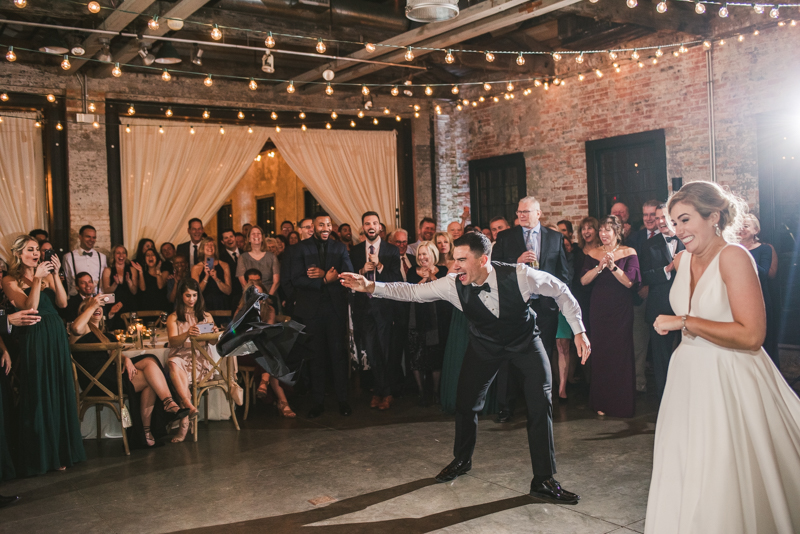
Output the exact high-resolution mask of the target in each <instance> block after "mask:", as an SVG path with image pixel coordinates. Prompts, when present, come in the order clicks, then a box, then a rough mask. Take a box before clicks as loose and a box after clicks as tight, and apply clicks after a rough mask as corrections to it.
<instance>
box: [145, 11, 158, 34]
mask: <svg viewBox="0 0 800 534" xmlns="http://www.w3.org/2000/svg"><path fill="white" fill-rule="evenodd" d="M147 27H148V28H150V30H152V31H156V30H157V29H158V15H155V16H154V17H153V18H152V19H150V22H148V23H147Z"/></svg>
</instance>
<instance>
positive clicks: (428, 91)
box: [425, 85, 433, 96]
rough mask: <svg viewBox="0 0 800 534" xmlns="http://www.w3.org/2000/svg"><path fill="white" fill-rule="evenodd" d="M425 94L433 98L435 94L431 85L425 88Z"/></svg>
mask: <svg viewBox="0 0 800 534" xmlns="http://www.w3.org/2000/svg"><path fill="white" fill-rule="evenodd" d="M425 94H426V95H428V96H431V95H432V94H433V89H431V86H430V85H426V86H425Z"/></svg>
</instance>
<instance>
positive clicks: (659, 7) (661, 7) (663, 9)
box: [656, 0, 667, 13]
mask: <svg viewBox="0 0 800 534" xmlns="http://www.w3.org/2000/svg"><path fill="white" fill-rule="evenodd" d="M656 11H658V12H659V13H666V12H667V3H666V2H665V1H664V0H661V2H659V3H658V4H657V5H656Z"/></svg>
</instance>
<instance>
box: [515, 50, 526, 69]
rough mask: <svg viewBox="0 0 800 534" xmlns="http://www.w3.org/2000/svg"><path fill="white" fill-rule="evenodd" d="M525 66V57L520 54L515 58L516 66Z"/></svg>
mask: <svg viewBox="0 0 800 534" xmlns="http://www.w3.org/2000/svg"><path fill="white" fill-rule="evenodd" d="M524 64H525V57H524V56H523V55H522V52H520V53H519V55H518V56H517V65H519V66H522V65H524Z"/></svg>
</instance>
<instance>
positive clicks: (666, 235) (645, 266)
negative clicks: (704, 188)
mask: <svg viewBox="0 0 800 534" xmlns="http://www.w3.org/2000/svg"><path fill="white" fill-rule="evenodd" d="M656 228H657V230H658V231H659V232H660V233H659V234H658V235H656V236H654V237H652V238H651V239H648V240H647V242H646V243H645V244H644V247H643V250H642V253H641V255H640V256H639V261H640V262H641V269H642V283H643V284H646V285H647V286H648V287H649V288H650V291H649V294H648V295H647V303H646V305H645V306H646V318H647V323H648V324H649V325H650V328H653V323H654V322H655V321H656V317H658V316H659V315H675V313H674V312H673V311H672V306H670V304H669V291H670V289H671V288H672V282H673V280H675V264H674V263H673V259H674V258H675V254H677V253H678V252H680V251H682V250H683V249H684V246H683V243H681V242H680V240H679V239H678V238H677V237H676V236H675V229H674V228H673V227H672V220H671V219H670V217H669V212H668V211H667V205H666V204H660V205H659V206H658V208H657V209H656ZM677 339H678V330H675V331H673V332H668V333H667V334H666V335H664V336H650V347H651V348H652V350H653V371H654V372H655V375H656V393H657V394H658V398H659V400H660V399H661V396H662V395H663V394H664V387H665V386H666V384H667V369H668V368H669V359H670V357H671V356H672V350H673V349H674V347H675V341H677Z"/></svg>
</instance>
